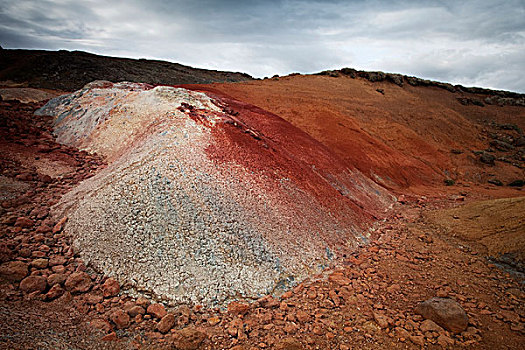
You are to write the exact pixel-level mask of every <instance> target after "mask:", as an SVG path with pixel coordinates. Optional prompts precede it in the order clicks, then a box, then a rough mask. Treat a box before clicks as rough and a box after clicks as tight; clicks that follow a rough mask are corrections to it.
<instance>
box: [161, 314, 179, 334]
mask: <svg viewBox="0 0 525 350" xmlns="http://www.w3.org/2000/svg"><path fill="white" fill-rule="evenodd" d="M174 325H175V315H173V314H166V316H164V317H163V318H162V319H161V320H160V321H159V323H157V330H158V331H159V332H161V333H164V334H166V333H168V332H169V331H170V329H172V328H173V326H174Z"/></svg>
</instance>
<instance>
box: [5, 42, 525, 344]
mask: <svg viewBox="0 0 525 350" xmlns="http://www.w3.org/2000/svg"><path fill="white" fill-rule="evenodd" d="M62 54H63V55H65V56H64V57H69V56H68V55H70V54H71V55H79V56H82V57H83V55H85V54H83V53H60V52H59V53H56V55H58V56H60V55H62ZM88 56H89V55H88ZM33 57H35V56H33ZM46 57H48V58H47V59H49V60H50V62H49V65H50V66H55V67H58V66H60V65H62V64H64V65H65V66H64V67H67V64H68V63H67V62H65V61H61V59H56V60H55V58H56V57H55V56H46ZM53 57H55V58H53ZM89 57H91V56H89ZM99 59H106V58H97V59H96V60H99ZM107 59H109V58H107ZM109 60H110V61H111V60H113V59H109ZM118 60H119V59H118ZM29 61H31V59H29ZM76 62H77V63H78V66H76V67H75V68H74V69H73V67H72V68H71V69H69V68H65V71H60V72H61V73H60V74H59V75H57V77H66V78H65V79H66V80H67V79H69V78H71V79H72V83H71V84H70V85H69V86H68V88H67V89H69V88H71V87H72V86H76V85H75V84H80V81H81V80H82V79H80V78H79V76H81V75H82V73H81V72H83V71H86V72H91V73H92V72H94V71H93V70H92V66H91V63H89V62H91V61H89V60H88V61H83V60H80V61H76ZM112 62H114V64H116V66H114V67H113V68H111V72H113V73H111V74H114V73H115V72H123V71H124V70H122V67H123V66H124V64H121V63H115V62H117V61H112ZM118 62H120V61H118ZM123 62H127V63H130V62H131V63H133V64H135V63H136V64H137V65H138V66H140V67H139V68H137V70H136V71H135V70H130V71H132V73H133V74H132V75H130V76H131V77H132V78H133V79H136V80H138V81H145V79H146V78H148V79H149V78H151V79H156V72H157V73H159V75H162V74H166V76H167V75H168V71H166V72H164V71H162V72H161V71H156V69H158V67H157V66H155V64H153V63H152V64H153V65H154V66H155V67H156V68H153V69H152V68H151V67H150V66H147V65H146V64H145V65H144V66H142V65H141V62H142V61H136V60H124V61H123ZM26 63H27V62H26ZM26 63H24V62H22V61H21V62H19V65H16V66H20V67H22V66H23V65H24V64H26ZM127 63H126V64H127ZM131 63H130V64H131ZM30 66H32V67H35V62H33V63H31V62H29V63H28V66H27V67H30ZM110 66H111V64H110ZM35 69H36V68H35ZM39 69H40V68H39ZM41 69H42V70H47V69H48V68H45V69H44V68H41ZM159 69H160V68H159ZM188 69H190V68H188ZM42 70H40V71H39V72H41V71H42ZM15 71H16V70H14V71H13V72H15ZM55 71H56V70H55ZM130 71H127V70H126V72H127V73H126V74H128V73H129V72H130ZM24 72H25V71H24V70H22V71H18V73H16V74H15V75H18V76H23V74H25V73H24ZM98 72H99V73H100V72H101V73H104V72H106V71H104V70H102V71H100V70H99V71H98ZM107 72H109V70H108V71H107ZM141 72H143V73H141ZM26 73H27V75H26V77H28V78H27V79H28V82H27V83H20V84H17V83H13V82H11V83H9V84H7V83H6V84H4V86H3V88H2V89H0V96H2V100H0V214H1V216H2V220H1V221H0V237H1V241H0V348H2V349H4V348H5V349H30V348H35V346H36V347H38V348H43V349H71V348H74V349H177V350H190V349H192V350H196V349H210V350H211V349H234V350H248V349H249V350H254V349H263V350H264V349H277V350H283V349H286V350H299V349H338V350H349V349H400V350H401V349H414V350H415V349H421V348H425V349H432V350H434V349H436V350H437V349H458V348H460V349H487V350H489V349H490V350H492V349H499V348H501V349H521V348H522V344H523V343H524V342H525V289H524V283H523V281H524V277H523V276H524V273H525V271H523V266H524V265H523V259H524V256H525V253H524V251H523V250H524V247H525V226H524V225H525V221H524V217H523V208H524V203H525V197H523V180H524V178H525V170H524V166H525V157H524V152H525V142H524V141H525V139H524V135H523V130H524V128H525V107H524V101H523V95H520V94H516V93H512V92H505V91H492V90H487V89H479V88H465V87H462V86H453V85H450V84H446V83H439V82H430V81H426V80H422V79H418V78H414V77H406V76H399V75H395V74H385V73H381V72H360V71H355V70H351V69H344V70H341V71H327V72H323V73H321V74H318V75H291V76H287V77H274V78H271V79H265V80H247V81H239V82H235V83H228V82H221V83H213V84H182V85H181V84H175V83H173V84H175V85H169V86H159V85H158V84H157V83H155V82H152V83H151V84H147V83H144V82H140V83H135V82H116V83H115V82H110V81H94V82H89V83H88V84H86V85H84V86H81V87H80V88H79V89H78V90H76V91H73V92H71V93H66V94H64V91H61V90H67V89H66V88H65V87H64V86H65V85H68V84H69V83H67V82H66V81H60V80H59V79H58V78H57V79H55V80H53V79H50V80H49V84H48V85H45V86H46V88H44V87H43V86H39V84H45V82H44V80H42V75H39V74H40V73H38V74H35V72H31V71H29V72H26ZM91 73H89V74H91ZM135 73H137V74H136V75H134V74H135ZM187 73H188V74H190V75H191V74H192V73H191V69H190V70H189V71H187ZM115 74H117V73H115ZM141 74H142V75H141ZM217 74H218V75H220V74H223V73H217ZM224 74H229V73H224ZM233 74H235V73H233ZM36 77H40V78H36ZM97 77H98V76H97ZM177 77H178V78H180V79H182V78H184V76H183V75H179V76H177ZM103 78H105V79H112V80H119V81H120V80H122V79H121V77H120V76H119V75H112V76H109V73H108V76H104V77H103ZM186 78H187V79H188V80H187V81H190V82H191V81H193V82H195V80H198V79H204V78H203V76H202V75H199V74H197V75H195V76H194V77H191V76H186ZM186 78H184V79H186ZM208 78H209V77H208ZM208 78H206V79H208ZM2 79H3V78H2ZM31 79H33V80H31ZM209 79H211V78H209ZM22 80H23V79H22ZM22 80H20V81H22ZM128 80H132V79H128ZM174 81H178V80H177V79H175V80H174ZM178 82H180V81H178ZM199 82H200V80H199ZM57 84H63V85H62V87H59V86H58V85H57ZM160 85H163V84H160ZM51 86H53V88H50V87H51ZM57 89H58V90H57ZM49 98H51V99H49ZM435 298H438V299H435Z"/></svg>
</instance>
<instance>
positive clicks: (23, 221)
mask: <svg viewBox="0 0 525 350" xmlns="http://www.w3.org/2000/svg"><path fill="white" fill-rule="evenodd" d="M34 224H35V222H34V221H33V220H31V219H29V218H26V217H23V216H21V217H19V218H18V219H16V222H15V227H21V228H29V227H32V226H33V225H34Z"/></svg>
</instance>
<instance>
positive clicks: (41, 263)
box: [31, 258, 49, 269]
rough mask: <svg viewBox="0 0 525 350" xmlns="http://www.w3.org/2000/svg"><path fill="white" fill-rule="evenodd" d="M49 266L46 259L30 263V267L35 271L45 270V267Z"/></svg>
mask: <svg viewBox="0 0 525 350" xmlns="http://www.w3.org/2000/svg"><path fill="white" fill-rule="evenodd" d="M48 264H49V260H48V259H43V258H41V259H35V260H33V261H32V262H31V266H32V267H35V268H37V269H45V268H46V267H47V265H48Z"/></svg>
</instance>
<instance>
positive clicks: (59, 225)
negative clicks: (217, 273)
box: [53, 217, 67, 234]
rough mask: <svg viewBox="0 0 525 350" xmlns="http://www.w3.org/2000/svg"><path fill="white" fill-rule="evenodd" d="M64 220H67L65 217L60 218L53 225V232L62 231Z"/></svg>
mask: <svg viewBox="0 0 525 350" xmlns="http://www.w3.org/2000/svg"><path fill="white" fill-rule="evenodd" d="M66 221H67V217H63V218H62V219H60V221H59V222H57V224H56V225H55V226H54V227H53V234H55V233H59V232H60V231H62V229H63V228H64V224H65V223H66Z"/></svg>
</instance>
